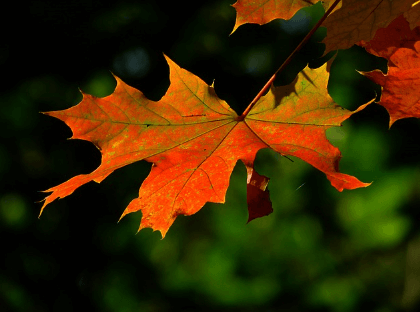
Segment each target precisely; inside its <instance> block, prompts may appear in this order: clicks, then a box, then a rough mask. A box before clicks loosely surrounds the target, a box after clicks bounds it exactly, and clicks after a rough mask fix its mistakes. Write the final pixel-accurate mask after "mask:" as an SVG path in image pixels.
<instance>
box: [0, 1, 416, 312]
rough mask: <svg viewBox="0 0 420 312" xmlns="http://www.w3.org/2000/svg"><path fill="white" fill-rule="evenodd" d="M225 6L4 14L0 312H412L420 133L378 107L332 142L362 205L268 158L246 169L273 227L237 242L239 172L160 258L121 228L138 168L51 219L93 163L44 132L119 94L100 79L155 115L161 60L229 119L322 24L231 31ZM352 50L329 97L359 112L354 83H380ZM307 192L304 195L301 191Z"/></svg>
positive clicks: (78, 5) (69, 8)
mask: <svg viewBox="0 0 420 312" xmlns="http://www.w3.org/2000/svg"><path fill="white" fill-rule="evenodd" d="M232 3H233V1H232V0H229V1H228V0H221V1H197V2H195V3H190V4H188V5H186V4H182V3H181V4H179V3H178V2H171V3H170V4H167V3H165V4H162V3H161V2H160V1H151V0H148V1H120V2H118V3H115V2H109V3H107V2H103V1H80V2H78V1H73V2H71V3H70V2H69V3H67V4H63V3H57V2H53V1H51V2H47V1H32V2H30V3H29V4H22V3H11V7H10V8H9V9H7V10H5V11H4V12H3V15H4V17H3V18H2V20H1V25H0V26H1V29H2V32H1V34H2V40H1V42H0V68H1V69H2V80H1V84H0V104H1V106H0V109H1V111H0V124H1V127H2V131H1V132H0V136H1V144H0V174H1V177H2V179H1V188H0V224H1V225H0V226H1V238H2V239H1V246H2V248H1V249H2V254H3V261H2V265H1V267H0V304H1V308H0V309H1V310H2V311H25V312H26V311H79V310H80V309H86V310H90V311H146V312H149V311H150V312H154V311H177V310H180V311H360V310H366V311H378V312H379V311H380V312H388V311H400V310H404V311H416V310H417V309H419V307H420V301H419V298H420V297H419V296H420V282H419V281H420V234H419V217H420V214H419V211H418V206H419V203H420V184H419V181H420V164H419V156H420V139H419V136H418V134H419V130H420V122H419V120H417V119H413V118H409V119H405V120H401V121H397V122H396V123H395V124H394V126H393V127H392V128H391V129H388V122H389V116H388V115H387V113H386V110H385V109H384V108H383V107H381V106H379V105H376V104H372V105H370V106H369V107H368V108H366V109H365V110H363V111H362V112H360V113H358V114H356V115H354V116H352V118H351V119H350V120H348V121H346V122H344V125H343V127H340V128H335V129H329V130H328V131H327V136H328V138H329V139H330V140H331V142H332V143H333V144H334V145H336V146H338V147H339V148H340V150H341V151H342V154H343V159H342V160H341V162H340V169H341V171H342V172H345V173H348V174H351V175H354V176H356V177H358V178H359V179H360V180H362V181H364V182H371V181H374V183H373V184H372V185H371V186H370V187H368V188H364V189H358V190H353V191H344V192H343V193H339V192H337V191H336V190H335V189H334V188H333V187H331V185H330V183H329V182H328V180H327V179H326V178H325V175H324V174H322V173H320V172H318V171H317V170H316V169H314V168H312V167H311V166H309V165H308V164H306V163H304V162H302V161H300V160H299V159H294V162H291V161H289V160H287V159H285V158H280V157H279V156H278V155H276V154H275V153H272V152H270V151H262V152H260V153H259V154H258V157H257V161H256V167H257V170H258V171H259V172H260V173H261V174H265V175H267V176H269V177H271V181H270V185H269V189H270V192H271V197H272V201H273V208H274V213H273V214H271V215H270V216H268V217H264V218H260V219H258V220H254V221H252V222H251V223H249V224H246V220H247V209H246V192H245V191H246V172H245V168H244V166H243V165H242V164H239V163H238V165H237V166H236V167H235V170H234V172H233V174H232V177H231V184H230V187H229V190H228V193H227V202H226V204H224V205H217V204H207V205H206V206H205V207H204V208H203V209H202V210H200V212H199V213H197V214H195V215H194V216H191V217H179V218H178V219H177V220H176V222H175V223H174V225H173V226H172V227H171V229H170V230H169V232H168V234H167V236H166V238H165V239H164V240H161V239H160V234H159V233H158V232H152V231H151V230H150V229H146V230H143V231H141V232H139V233H138V234H137V235H136V234H135V233H136V230H137V228H138V225H139V222H140V219H141V213H136V214H130V215H128V216H127V217H125V218H124V219H123V220H122V221H121V222H120V223H118V224H117V221H118V219H119V217H120V215H121V213H122V212H123V210H124V209H125V207H126V206H127V204H128V203H129V202H130V201H131V199H133V198H134V197H136V196H137V194H138V188H139V187H140V185H141V182H142V181H143V179H144V178H145V177H146V176H147V174H148V172H149V170H150V164H148V163H146V162H140V163H138V164H134V165H131V166H129V167H127V168H122V169H120V170H118V171H116V172H115V173H113V174H112V175H111V176H109V177H108V178H107V179H106V180H105V181H103V182H102V183H101V184H100V185H98V184H95V183H89V184H88V185H85V186H83V187H81V188H80V189H78V190H77V191H75V193H74V194H73V195H71V196H69V197H66V198H65V199H62V200H59V201H56V202H54V203H53V204H51V205H49V206H48V207H47V208H46V210H45V211H44V213H43V215H42V217H41V218H40V219H38V214H39V210H40V208H41V205H42V204H41V203H37V201H40V200H42V199H43V197H44V195H43V194H42V193H39V191H41V190H45V189H48V188H49V187H52V186H55V185H57V184H59V183H61V182H64V181H65V180H67V179H69V178H71V177H73V176H74V175H77V174H80V173H89V172H91V171H93V170H94V169H95V168H96V167H97V166H98V165H99V163H100V153H99V151H98V150H97V149H96V148H95V147H94V146H93V144H91V143H89V142H85V141H79V140H70V141H68V140H66V139H67V138H69V137H71V131H70V130H69V128H68V127H67V126H66V125H65V124H64V123H62V122H61V121H59V120H56V119H54V118H51V117H48V116H45V115H42V114H40V113H39V112H41V111H49V110H60V109H65V108H68V107H70V106H73V105H75V104H77V103H78V102H79V101H80V100H81V94H80V92H79V91H78V88H80V89H81V90H83V91H84V92H86V93H90V94H93V95H96V96H105V95H108V94H110V93H111V92H112V91H113V89H114V87H115V80H114V79H113V77H112V74H111V72H113V73H114V74H116V75H117V76H119V77H120V78H121V79H122V80H123V81H125V82H126V83H128V84H129V85H131V86H133V87H135V88H138V89H139V90H141V91H142V92H143V93H145V94H146V96H148V97H149V98H150V99H153V100H157V99H159V98H160V97H161V96H162V95H163V94H164V93H165V91H166V89H167V87H168V85H169V79H168V67H167V65H166V63H165V60H164V57H163V53H165V54H166V55H168V56H169V57H170V58H171V59H172V60H174V61H175V62H176V63H177V64H179V65H180V66H181V67H183V68H185V69H187V70H189V71H190V72H192V73H194V74H196V75H197V76H199V77H200V78H202V79H203V80H204V81H206V82H207V83H208V84H211V83H212V82H213V80H214V79H215V88H216V92H217V94H218V95H219V97H221V98H222V99H224V100H226V101H227V102H228V103H229V105H231V107H232V108H234V109H235V110H236V111H237V112H238V113H242V111H243V110H244V109H245V108H246V107H247V106H248V104H249V102H250V101H251V100H252V99H253V98H254V97H255V95H256V94H257V93H258V91H259V90H260V89H261V88H262V86H263V85H264V84H265V83H266V81H267V80H268V79H269V78H270V76H271V75H272V73H273V72H274V71H275V70H276V69H277V68H278V67H279V66H280V65H281V63H282V62H283V61H284V59H285V58H286V57H287V56H288V55H289V54H290V53H291V51H293V49H294V48H295V46H296V45H297V44H298V43H299V41H300V40H301V39H302V38H303V37H304V35H305V34H306V33H307V32H308V31H309V30H310V28H311V27H312V25H314V24H315V23H316V21H317V20H318V19H319V18H320V17H321V16H322V14H323V9H322V7H321V6H320V5H316V6H314V7H312V8H310V9H306V10H302V11H300V12H299V13H298V14H297V15H296V16H295V17H294V18H293V19H292V20H291V21H288V22H285V21H281V20H276V21H273V22H271V23H269V24H267V25H264V26H258V25H244V26H241V27H240V28H239V29H238V30H237V31H236V32H235V33H234V34H232V35H230V36H229V34H230V32H231V30H232V29H233V25H234V22H235V10H234V9H233V8H232V7H231V6H230V5H231V4H232ZM324 35H325V29H319V31H318V32H317V33H316V34H315V36H314V37H313V38H312V40H311V42H310V43H308V44H307V45H306V46H305V48H304V49H303V50H302V51H301V52H300V53H299V55H298V56H297V57H296V58H295V59H294V61H293V63H292V64H291V65H290V66H289V67H288V68H287V71H286V72H283V73H282V74H281V75H280V76H279V78H278V80H277V81H276V84H285V83H290V82H291V81H292V80H293V79H294V77H295V76H296V73H297V72H298V71H300V70H301V69H302V68H303V67H304V66H305V65H306V63H307V62H310V65H312V66H319V65H320V64H321V63H322V61H325V60H326V58H324V59H323V60H319V59H316V58H317V57H319V56H321V55H322V52H323V45H322V44H319V43H317V41H320V40H322V38H323V36H324ZM385 64H386V62H385V61H384V60H383V59H379V58H376V57H373V56H370V55H368V54H367V53H365V51H364V50H363V49H361V48H359V47H353V48H351V49H349V50H346V51H340V52H339V53H338V55H337V57H336V59H335V61H334V64H333V67H332V70H331V79H330V84H329V91H330V94H331V96H332V97H333V98H334V100H335V101H336V102H337V103H339V104H340V105H342V106H344V107H346V108H348V109H352V110H353V109H355V108H357V107H358V106H359V105H361V104H362V103H364V102H366V101H367V100H369V99H370V98H372V97H374V96H375V94H376V93H378V94H379V93H380V88H378V86H375V85H374V84H373V83H371V82H370V81H369V80H368V79H367V78H365V77H363V76H361V75H360V74H359V73H357V72H356V71H355V69H357V70H359V71H368V70H372V69H374V68H381V69H385ZM302 184H303V186H302V187H300V188H299V186H301V185H302Z"/></svg>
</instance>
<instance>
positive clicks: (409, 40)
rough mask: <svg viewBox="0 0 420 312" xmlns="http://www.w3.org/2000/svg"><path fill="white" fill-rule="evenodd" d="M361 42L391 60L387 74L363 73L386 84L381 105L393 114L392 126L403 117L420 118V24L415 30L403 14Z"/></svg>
mask: <svg viewBox="0 0 420 312" xmlns="http://www.w3.org/2000/svg"><path fill="white" fill-rule="evenodd" d="M359 45H361V46H363V47H365V49H366V50H367V51H368V52H369V53H372V54H374V55H377V56H381V57H384V58H386V59H387V60H388V73H387V74H383V73H382V72H381V71H380V70H374V71H371V72H368V73H362V74H363V75H365V76H367V77H369V78H370V79H372V80H373V81H374V82H375V83H377V84H379V85H381V86H382V95H381V99H380V100H379V102H378V104H380V105H382V106H384V107H385V108H386V109H387V111H388V113H389V115H390V121H389V127H391V126H392V124H393V123H394V122H395V121H397V120H399V119H402V118H407V117H417V118H420V100H419V99H420V27H416V28H414V29H413V30H411V29H410V24H409V22H408V21H407V20H406V19H405V18H404V16H403V15H401V16H399V17H398V18H397V19H395V20H394V21H393V22H392V23H391V24H390V25H389V26H388V27H387V28H382V29H379V30H378V31H377V33H376V36H375V37H374V38H373V40H371V41H369V42H364V41H362V42H360V43H359Z"/></svg>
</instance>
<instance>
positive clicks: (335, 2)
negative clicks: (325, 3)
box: [237, 0, 340, 121]
mask: <svg viewBox="0 0 420 312" xmlns="http://www.w3.org/2000/svg"><path fill="white" fill-rule="evenodd" d="M339 2H340V0H335V1H334V3H333V4H332V5H331V7H330V8H329V9H328V10H327V12H325V14H324V16H322V18H321V19H320V20H319V21H318V23H316V24H315V26H314V27H313V28H312V29H311V31H310V32H309V33H308V34H307V35H306V36H305V38H303V40H302V41H301V42H300V43H299V45H298V46H297V47H296V48H295V49H294V50H293V52H292V53H291V54H290V55H289V57H288V58H287V59H286V60H285V61H284V62H283V64H281V66H280V67H279V69H277V71H276V72H275V73H274V75H273V76H272V77H271V78H270V79H269V80H268V81H267V83H266V84H265V86H264V87H263V88H262V89H261V91H260V92H259V93H258V94H257V96H256V97H255V98H254V99H253V100H252V102H251V103H250V104H249V105H248V107H247V108H246V109H245V111H244V112H243V113H242V115H241V116H239V117H238V119H237V120H238V121H241V120H244V119H245V117H246V116H247V115H248V113H249V112H250V111H251V109H252V108H253V107H254V105H255V104H256V103H257V101H258V100H259V99H260V98H261V96H263V94H264V93H265V92H267V90H268V89H269V88H270V87H271V84H272V83H273V81H274V79H275V78H276V76H277V74H278V73H279V72H281V71H283V70H284V69H285V68H286V66H287V65H289V63H290V62H291V60H292V59H293V57H294V56H295V55H296V54H297V52H299V50H300V49H301V48H302V47H303V46H304V45H305V44H306V43H307V42H308V40H309V39H310V38H311V36H312V35H313V34H314V33H315V31H317V29H318V28H319V27H320V26H321V24H322V23H323V22H324V21H325V19H326V18H327V17H328V15H330V13H331V12H332V11H333V10H334V8H335V7H336V6H337V5H338V3H339Z"/></svg>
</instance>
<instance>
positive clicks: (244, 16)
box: [232, 0, 334, 33]
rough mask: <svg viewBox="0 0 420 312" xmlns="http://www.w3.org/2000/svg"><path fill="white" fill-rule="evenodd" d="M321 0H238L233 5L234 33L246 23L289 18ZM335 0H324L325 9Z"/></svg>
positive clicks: (261, 23) (262, 23)
mask: <svg viewBox="0 0 420 312" xmlns="http://www.w3.org/2000/svg"><path fill="white" fill-rule="evenodd" d="M317 2H320V1H319V0H260V1H255V0H238V1H237V2H236V3H235V4H233V7H234V8H235V9H236V12H237V13H236V21H235V26H234V27H233V30H232V33H233V32H234V31H235V30H236V29H237V28H238V27H239V26H241V25H243V24H246V23H251V24H259V25H264V24H266V23H269V22H271V21H272V20H274V19H277V18H281V19H284V20H289V19H291V18H292V17H293V15H295V14H296V12H297V11H299V10H300V9H302V8H305V7H308V6H311V5H313V4H315V3H317ZM332 2H334V0H325V1H322V5H323V6H324V8H325V9H328V7H329V6H330V5H331V3H332Z"/></svg>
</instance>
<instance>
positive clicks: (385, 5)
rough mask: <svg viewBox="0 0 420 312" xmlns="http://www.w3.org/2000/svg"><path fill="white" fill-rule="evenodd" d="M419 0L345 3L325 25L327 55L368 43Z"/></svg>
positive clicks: (354, 1) (354, 0)
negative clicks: (377, 32) (333, 51)
mask: <svg viewBox="0 0 420 312" xmlns="http://www.w3.org/2000/svg"><path fill="white" fill-rule="evenodd" d="M415 2H417V0H398V1H393V0H368V1H366V0H343V1H342V6H341V8H340V9H339V10H336V11H334V12H333V13H331V14H330V15H329V16H328V17H327V19H326V20H325V22H324V23H323V25H322V26H324V27H326V28H327V36H326V38H324V40H323V43H325V52H324V54H327V53H328V52H330V51H332V50H338V49H348V48H350V47H351V46H353V45H354V44H356V43H357V42H359V41H362V40H364V41H369V40H371V39H372V38H373V37H374V36H375V33H376V31H377V30H378V29H379V28H384V27H387V26H388V25H389V24H390V23H391V22H392V21H393V20H394V19H395V18H397V17H398V16H399V15H401V14H402V13H404V12H407V11H409V10H410V9H412V6H413V4H414V3H415Z"/></svg>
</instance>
